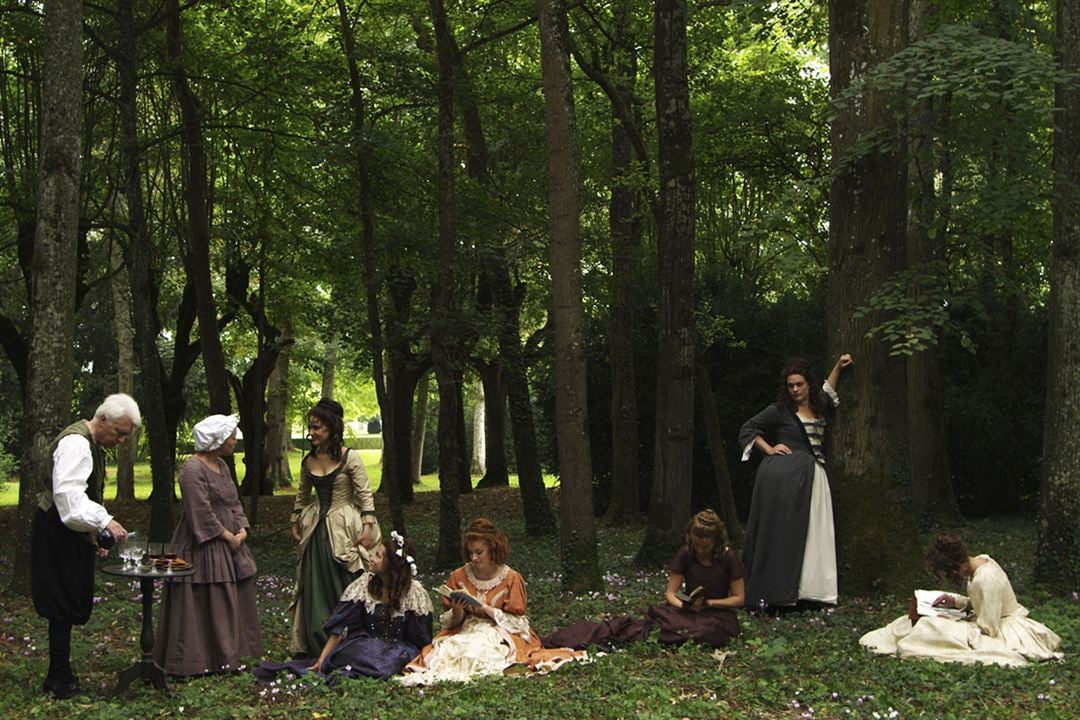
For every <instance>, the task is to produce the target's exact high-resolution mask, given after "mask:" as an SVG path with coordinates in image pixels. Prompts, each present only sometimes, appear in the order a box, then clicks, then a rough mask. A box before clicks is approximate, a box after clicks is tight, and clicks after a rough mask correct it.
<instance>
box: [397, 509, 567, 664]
mask: <svg viewBox="0 0 1080 720" xmlns="http://www.w3.org/2000/svg"><path fill="white" fill-rule="evenodd" d="M461 553H462V556H463V558H464V559H465V560H466V563H465V565H462V566H461V567H459V568H458V569H457V570H455V571H454V572H452V573H451V574H450V579H449V580H447V582H446V587H445V588H444V590H443V591H442V592H443V598H442V604H443V608H444V610H445V612H444V613H443V614H442V630H440V631H439V634H438V635H436V636H435V639H434V640H433V641H432V642H431V644H430V645H428V646H427V647H425V648H424V649H423V650H421V651H420V656H419V657H417V658H416V659H415V660H413V661H412V662H411V663H409V664H408V665H407V666H406V668H405V674H404V675H402V676H401V678H400V681H401V682H402V683H403V684H406V685H423V684H430V683H435V682H440V681H444V680H451V681H458V682H464V681H468V680H471V679H472V678H474V677H480V676H483V675H496V674H500V673H502V672H503V671H504V670H506V669H507V668H509V667H510V666H512V665H516V664H520V665H524V666H526V667H528V668H529V669H532V670H542V671H546V670H554V669H555V668H557V667H559V666H561V665H562V664H564V663H566V662H569V661H570V660H574V659H580V658H583V657H585V656H586V654H585V653H583V652H580V651H575V650H570V649H568V648H550V649H545V648H544V647H543V646H542V645H541V644H540V638H539V637H537V636H536V634H535V633H534V632H533V630H532V628H531V627H529V618H528V617H527V616H526V614H525V612H526V610H527V609H528V596H527V595H526V593H525V580H524V578H522V577H521V575H520V574H519V573H518V572H517V571H516V570H514V569H513V568H511V567H510V566H509V565H507V564H506V558H507V556H508V555H509V554H510V543H509V542H508V541H507V539H506V535H505V534H503V532H502V531H501V530H499V529H498V528H497V527H495V525H494V523H492V522H491V521H490V520H486V519H484V518H477V519H475V520H473V521H472V522H471V523H470V524H469V527H468V529H467V530H466V531H465V538H464V541H463V542H462V547H461ZM461 591H463V592H461ZM446 592H450V593H451V594H450V596H449V597H447V596H446V594H445V593H446Z"/></svg>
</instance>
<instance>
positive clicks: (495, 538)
mask: <svg viewBox="0 0 1080 720" xmlns="http://www.w3.org/2000/svg"><path fill="white" fill-rule="evenodd" d="M473 542H482V543H484V544H485V545H487V547H488V552H490V553H491V560H492V562H494V563H496V564H498V565H502V564H503V563H504V562H506V558H508V557H510V541H509V540H507V539H506V533H504V532H503V531H502V530H500V529H499V528H497V527H496V526H495V523H493V522H491V521H490V520H488V519H487V518H476V519H474V520H473V521H472V522H470V523H469V527H468V528H466V529H465V537H464V538H462V540H461V559H462V560H464V561H465V562H469V543H473Z"/></svg>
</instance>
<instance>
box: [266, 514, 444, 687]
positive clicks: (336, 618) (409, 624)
mask: <svg viewBox="0 0 1080 720" xmlns="http://www.w3.org/2000/svg"><path fill="white" fill-rule="evenodd" d="M370 563H371V567H370V570H368V571H367V572H364V573H363V574H362V575H361V576H360V577H359V578H357V579H356V580H354V581H353V582H352V583H351V584H350V585H349V586H348V587H347V588H345V592H344V593H343V594H342V596H341V602H339V603H338V604H337V607H336V608H335V609H334V612H333V613H332V614H331V615H330V617H329V618H328V619H327V621H326V623H325V624H324V625H323V630H324V631H325V632H326V636H327V639H326V644H325V645H324V646H323V649H322V652H320V653H319V657H318V659H317V660H315V661H314V662H312V661H311V660H293V661H291V662H285V663H263V664H262V665H260V666H259V667H257V668H255V670H254V673H255V676H256V677H257V678H259V679H260V680H270V679H272V678H273V677H274V676H275V675H277V674H278V673H280V672H281V671H283V670H284V671H288V672H292V673H294V674H296V675H303V674H304V673H306V672H317V673H320V674H322V675H325V676H331V675H333V674H335V673H339V674H340V675H342V676H344V677H350V678H355V677H360V676H366V677H375V678H387V677H390V676H391V675H396V674H398V673H399V672H401V669H402V668H403V667H405V663H407V662H409V660H411V659H413V658H414V657H416V655H417V653H419V652H420V648H422V647H424V646H425V645H427V644H428V643H429V642H431V598H429V597H428V594H427V591H426V590H424V586H423V585H421V584H420V581H419V580H417V579H416V578H415V577H414V576H415V574H416V562H415V561H414V560H413V549H412V544H411V543H409V541H408V540H405V539H404V538H403V537H401V536H400V535H398V534H397V533H396V532H393V533H391V534H390V537H389V538H386V539H384V540H383V541H382V542H380V543H379V545H377V546H376V547H375V548H374V549H373V550H372V552H371V555H370Z"/></svg>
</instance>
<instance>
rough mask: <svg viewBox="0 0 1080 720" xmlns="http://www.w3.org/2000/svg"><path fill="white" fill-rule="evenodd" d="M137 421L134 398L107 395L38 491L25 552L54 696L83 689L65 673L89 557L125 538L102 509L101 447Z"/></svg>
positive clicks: (89, 581) (84, 615)
mask: <svg viewBox="0 0 1080 720" xmlns="http://www.w3.org/2000/svg"><path fill="white" fill-rule="evenodd" d="M140 424H142V415H141V414H140V413H139V406H138V405H137V404H136V403H135V400H134V399H132V398H131V397H130V396H128V395H124V394H116V395H110V396H108V397H107V398H105V401H104V402H103V403H101V405H100V406H99V407H98V409H97V410H96V411H95V412H94V416H93V417H92V418H91V419H89V420H79V421H77V422H75V423H72V424H71V425H69V426H68V427H66V428H65V429H64V430H62V431H61V432H60V434H59V435H57V436H56V439H55V440H54V441H53V444H52V449H51V455H52V469H51V471H50V473H49V477H48V478H43V484H44V485H45V487H44V489H43V490H42V491H41V492H40V493H38V511H37V512H36V513H35V514H34V522H33V527H32V531H31V538H30V548H31V554H32V563H31V594H32V596H33V598H34V607H35V608H36V609H37V612H38V615H41V616H42V617H44V618H46V619H47V620H48V621H49V672H48V674H47V675H46V676H45V684H44V686H43V688H42V689H43V690H44V692H45V693H46V694H50V695H53V696H54V697H56V698H70V697H74V696H76V695H79V694H81V692H82V688H81V687H80V686H79V680H78V678H76V677H75V673H74V672H72V669H71V628H72V626H73V625H85V624H86V622H87V621H88V620H89V619H90V611H91V610H92V609H93V606H94V556H95V555H105V554H106V553H107V552H108V547H103V545H104V546H111V545H112V543H113V542H117V541H121V540H124V539H126V538H127V530H125V529H124V526H123V525H121V524H120V523H119V522H117V521H116V520H115V519H114V518H113V517H112V515H110V514H109V512H108V511H107V510H106V509H105V507H104V506H103V505H102V501H103V499H104V492H105V453H104V450H103V448H113V447H116V446H117V445H119V444H121V443H123V442H124V440H126V439H127V438H128V436H129V435H131V433H132V431H133V430H134V429H135V428H137V427H139V425H140Z"/></svg>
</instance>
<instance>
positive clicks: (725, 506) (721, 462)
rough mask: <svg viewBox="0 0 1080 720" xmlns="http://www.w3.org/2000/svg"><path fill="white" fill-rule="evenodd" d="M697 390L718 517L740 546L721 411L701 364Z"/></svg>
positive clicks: (732, 538)
mask: <svg viewBox="0 0 1080 720" xmlns="http://www.w3.org/2000/svg"><path fill="white" fill-rule="evenodd" d="M697 390H698V397H699V398H701V411H702V413H701V414H702V420H704V423H705V435H706V437H707V438H708V442H709V457H710V458H712V465H713V473H714V474H715V475H716V492H717V495H718V496H719V498H720V513H719V514H720V517H721V518H723V519H724V525H726V526H727V531H728V538H729V539H730V540H731V542H732V544H734V545H742V539H743V527H742V523H740V522H739V515H738V513H737V512H736V511H735V493H734V491H733V490H732V488H731V471H730V470H729V469H728V464H727V443H725V442H724V431H723V429H722V428H721V427H720V409H719V405H718V404H717V402H716V393H715V392H713V386H712V380H711V379H710V378H709V371H708V369H707V368H706V367H705V365H704V364H702V363H699V364H698V366H697Z"/></svg>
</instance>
